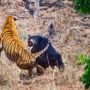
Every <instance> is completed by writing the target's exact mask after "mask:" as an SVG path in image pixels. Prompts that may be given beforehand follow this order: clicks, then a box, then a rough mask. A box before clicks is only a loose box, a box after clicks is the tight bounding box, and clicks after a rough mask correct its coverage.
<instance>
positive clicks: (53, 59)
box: [28, 35, 64, 69]
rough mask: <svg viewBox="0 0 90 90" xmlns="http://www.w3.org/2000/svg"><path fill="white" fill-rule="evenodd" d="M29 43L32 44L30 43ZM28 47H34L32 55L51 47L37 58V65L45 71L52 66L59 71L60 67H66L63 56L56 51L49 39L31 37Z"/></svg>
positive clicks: (37, 36)
mask: <svg viewBox="0 0 90 90" xmlns="http://www.w3.org/2000/svg"><path fill="white" fill-rule="evenodd" d="M29 41H30V42H31V43H29ZM28 45H29V47H32V49H31V52H32V53H36V52H39V51H41V50H43V49H44V48H45V47H46V46H47V45H49V46H48V48H47V50H46V51H45V52H43V53H42V54H41V55H40V56H39V57H37V58H36V61H37V63H38V64H39V65H41V66H42V67H43V68H44V69H46V68H47V67H49V66H51V67H52V68H54V66H57V67H58V68H59V69H60V67H64V64H63V62H62V57H61V55H60V54H59V53H58V52H57V51H55V49H54V48H53V47H52V45H51V43H50V41H49V40H48V38H46V37H42V36H39V35H35V36H31V37H29V38H28Z"/></svg>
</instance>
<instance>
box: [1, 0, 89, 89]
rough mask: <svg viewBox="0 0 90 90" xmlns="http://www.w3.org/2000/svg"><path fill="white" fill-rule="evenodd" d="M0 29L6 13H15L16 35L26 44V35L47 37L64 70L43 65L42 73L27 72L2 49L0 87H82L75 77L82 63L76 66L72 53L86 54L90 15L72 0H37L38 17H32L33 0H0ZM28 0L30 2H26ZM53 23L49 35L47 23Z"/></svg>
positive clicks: (87, 50)
mask: <svg viewBox="0 0 90 90" xmlns="http://www.w3.org/2000/svg"><path fill="white" fill-rule="evenodd" d="M1 1H2V2H1V5H0V32H2V27H3V23H4V20H5V17H6V16H7V15H13V16H15V17H17V19H18V20H17V25H16V29H17V31H18V33H19V36H20V39H21V40H22V42H23V43H24V44H25V45H26V46H27V38H28V35H29V34H30V35H42V36H46V37H49V40H50V41H51V43H52V45H53V47H54V48H55V49H56V50H57V51H58V52H59V53H60V54H61V55H62V58H63V62H64V65H65V70H64V72H60V71H59V70H58V69H57V68H55V69H54V70H52V69H51V68H50V67H49V68H47V69H46V71H45V72H44V74H43V75H40V76H38V75H34V76H33V77H28V76H27V71H24V70H21V69H19V68H18V67H17V66H16V64H15V63H13V62H11V61H10V60H9V59H8V58H7V57H6V55H5V53H4V51H3V52H2V53H1V57H0V90H72V89H73V90H84V85H83V84H82V83H81V82H80V81H79V77H80V76H81V75H82V74H83V66H80V67H77V63H78V61H79V60H78V59H77V58H76V57H75V55H76V54H88V56H89V57H90V16H89V15H83V14H80V13H79V12H77V11H75V10H74V5H73V2H72V1H67V0H42V1H40V12H39V13H40V17H39V18H36V19H34V18H33V10H34V0H15V1H14V0H9V1H10V2H9V3H7V0H1ZM29 1H30V2H29ZM51 23H52V24H53V32H54V34H53V35H52V36H50V35H49V32H48V31H49V29H50V28H49V26H50V24H51Z"/></svg>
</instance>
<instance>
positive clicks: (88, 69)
mask: <svg viewBox="0 0 90 90" xmlns="http://www.w3.org/2000/svg"><path fill="white" fill-rule="evenodd" d="M77 58H78V59H79V63H78V64H77V66H79V65H82V64H85V67H84V73H83V75H82V76H81V77H80V78H79V80H80V81H81V82H82V83H83V84H84V85H85V88H86V89H87V88H89V87H90V58H88V57H87V55H83V54H80V55H77Z"/></svg>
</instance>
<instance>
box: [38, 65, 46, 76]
mask: <svg viewBox="0 0 90 90" xmlns="http://www.w3.org/2000/svg"><path fill="white" fill-rule="evenodd" d="M44 71H45V69H44V68H43V67H42V66H40V65H37V74H38V75H41V74H43V73H44Z"/></svg>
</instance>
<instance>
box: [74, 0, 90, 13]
mask: <svg viewBox="0 0 90 90" xmlns="http://www.w3.org/2000/svg"><path fill="white" fill-rule="evenodd" d="M73 1H74V3H76V5H75V9H76V10H78V11H80V12H81V13H84V14H90V0H73Z"/></svg>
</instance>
